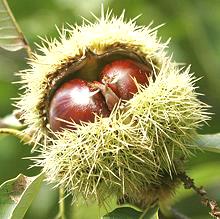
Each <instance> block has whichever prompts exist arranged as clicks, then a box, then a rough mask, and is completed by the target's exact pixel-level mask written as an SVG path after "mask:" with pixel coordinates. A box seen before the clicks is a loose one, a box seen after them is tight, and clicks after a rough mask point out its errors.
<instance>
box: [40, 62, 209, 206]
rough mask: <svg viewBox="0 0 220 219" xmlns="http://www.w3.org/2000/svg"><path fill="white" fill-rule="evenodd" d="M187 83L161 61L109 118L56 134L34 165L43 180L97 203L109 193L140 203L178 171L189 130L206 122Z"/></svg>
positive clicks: (189, 138)
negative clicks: (158, 68) (156, 70)
mask: <svg viewBox="0 0 220 219" xmlns="http://www.w3.org/2000/svg"><path fill="white" fill-rule="evenodd" d="M193 84H194V78H193V77H192V75H190V74H189V68H188V69H186V70H185V71H182V72H180V70H179V69H178V68H177V67H175V66H172V65H171V63H167V65H165V66H162V68H161V71H160V72H159V74H158V76H157V77H156V80H155V81H150V83H149V87H147V88H146V87H144V86H139V91H138V93H137V94H135V96H134V97H133V98H132V99H131V100H129V101H127V102H125V103H121V104H120V105H119V106H118V107H117V108H116V109H115V110H114V111H113V112H112V113H111V115H110V117H109V118H97V121H96V122H94V123H88V124H84V125H76V127H77V131H71V130H64V132H62V133H60V134H57V135H56V139H55V140H54V139H53V140H52V141H51V142H52V144H50V145H49V146H48V147H47V149H46V150H43V151H42V155H41V158H39V160H38V161H37V162H38V164H39V165H40V166H42V167H43V171H44V172H45V173H46V174H47V180H48V181H49V182H57V183H58V184H59V185H62V186H64V187H65V188H66V190H67V191H68V193H72V194H83V196H84V197H85V198H91V197H96V198H97V199H98V200H99V201H102V200H105V198H106V197H108V195H109V194H115V195H117V196H118V197H120V196H122V195H123V194H126V195H128V196H129V197H132V199H133V200H140V199H141V197H142V196H143V194H145V195H146V194H148V195H149V193H151V191H155V188H160V186H163V178H164V176H166V175H169V176H170V178H172V177H174V178H175V175H176V174H178V172H179V171H182V167H183V166H182V165H183V163H182V162H181V160H184V158H186V157H187V156H188V155H189V154H190V146H191V144H192V143H191V142H192V139H193V137H194V136H195V134H196V133H195V129H196V128H198V127H199V126H200V123H202V122H203V121H205V120H206V119H207V116H206V115H205V114H206V113H205V112H204V111H205V109H206V107H207V106H206V105H205V104H203V103H202V102H200V101H199V100H198V99H197V94H196V93H195V90H194V85H193ZM122 108H123V109H122ZM70 125H71V124H70ZM72 125H73V124H72ZM158 195H159V194H158V193H157V195H155V194H154V195H153V196H152V194H151V196H148V197H153V199H156V198H158ZM148 201H149V200H148ZM151 201H152V200H151ZM151 201H150V202H151ZM146 202H147V200H146ZM142 204H143V203H142Z"/></svg>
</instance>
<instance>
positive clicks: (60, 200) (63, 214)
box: [55, 187, 65, 219]
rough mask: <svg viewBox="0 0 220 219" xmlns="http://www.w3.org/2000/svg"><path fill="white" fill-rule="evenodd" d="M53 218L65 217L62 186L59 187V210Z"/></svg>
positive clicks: (62, 218) (61, 218) (63, 218)
mask: <svg viewBox="0 0 220 219" xmlns="http://www.w3.org/2000/svg"><path fill="white" fill-rule="evenodd" d="M55 219H65V201H64V188H63V187H60V188H59V212H58V214H57V216H56V217H55Z"/></svg>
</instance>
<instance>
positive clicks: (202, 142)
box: [195, 133, 220, 153]
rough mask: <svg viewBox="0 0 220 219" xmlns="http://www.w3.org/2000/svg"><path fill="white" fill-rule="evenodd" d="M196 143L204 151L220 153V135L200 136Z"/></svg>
mask: <svg viewBox="0 0 220 219" xmlns="http://www.w3.org/2000/svg"><path fill="white" fill-rule="evenodd" d="M195 143H196V145H197V146H198V147H200V148H201V149H203V150H206V151H211V152H215V153H220V133H217V134H210V135H199V136H198V138H197V139H195Z"/></svg>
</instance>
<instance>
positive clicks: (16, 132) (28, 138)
mask: <svg viewBox="0 0 220 219" xmlns="http://www.w3.org/2000/svg"><path fill="white" fill-rule="evenodd" d="M1 134H6V135H14V136H15V137H17V138H19V139H20V140H21V141H23V142H24V143H26V144H30V142H31V136H30V135H28V134H26V133H24V132H22V131H19V130H17V129H10V128H0V135H1Z"/></svg>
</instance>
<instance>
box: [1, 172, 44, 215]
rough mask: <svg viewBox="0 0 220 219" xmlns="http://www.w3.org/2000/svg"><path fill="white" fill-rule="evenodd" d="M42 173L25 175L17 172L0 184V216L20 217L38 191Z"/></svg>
mask: <svg viewBox="0 0 220 219" xmlns="http://www.w3.org/2000/svg"><path fill="white" fill-rule="evenodd" d="M43 178H44V177H43V175H42V174H40V175H37V176H34V177H27V176H25V175H23V174H19V175H18V176H17V177H16V178H14V179H11V180H8V181H6V182H4V183H3V184H2V185H1V186H0V218H4V219H21V218H23V217H24V215H25V213H26V211H27V209H28V208H29V207H30V205H31V202H32V201H33V199H34V197H35V196H36V194H37V191H39V188H40V186H41V183H42V181H43Z"/></svg>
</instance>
